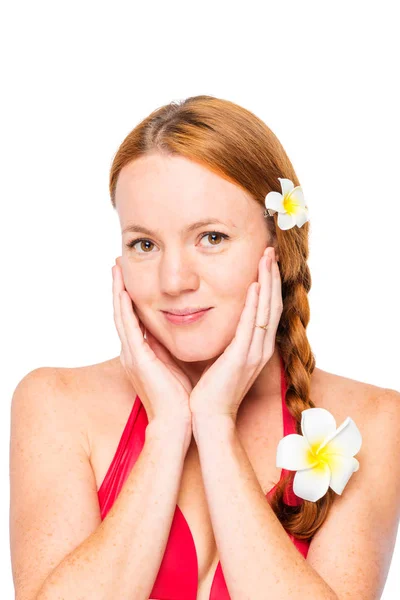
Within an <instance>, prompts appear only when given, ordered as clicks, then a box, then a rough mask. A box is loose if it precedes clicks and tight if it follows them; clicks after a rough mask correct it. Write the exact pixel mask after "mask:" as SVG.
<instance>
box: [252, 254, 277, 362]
mask: <svg viewBox="0 0 400 600" xmlns="http://www.w3.org/2000/svg"><path fill="white" fill-rule="evenodd" d="M271 263H272V261H271V258H270V257H269V256H263V257H262V258H261V260H260V263H259V266H258V280H259V282H260V285H261V289H260V295H259V300H258V306H257V315H256V321H255V324H254V329H253V340H252V342H251V345H250V351H249V360H250V361H251V362H256V361H257V360H259V361H261V359H262V356H263V348H264V345H265V338H266V336H267V335H269V331H270V327H271V322H270V321H271V304H272V294H273V287H274V286H273V283H274V279H275V278H274V276H273V273H272V264H271ZM268 264H269V269H268V266H267V265H268ZM257 325H268V327H267V329H263V328H262V327H257Z"/></svg>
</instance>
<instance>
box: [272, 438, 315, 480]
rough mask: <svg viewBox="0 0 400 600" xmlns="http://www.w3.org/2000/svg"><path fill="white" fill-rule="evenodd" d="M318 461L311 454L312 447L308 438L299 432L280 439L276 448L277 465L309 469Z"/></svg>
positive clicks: (295, 469) (290, 469) (289, 468)
mask: <svg viewBox="0 0 400 600" xmlns="http://www.w3.org/2000/svg"><path fill="white" fill-rule="evenodd" d="M317 464H318V461H317V460H316V459H315V457H314V456H313V455H312V454H311V448H310V446H309V445H308V442H307V440H306V438H305V437H304V436H302V435H299V434H298V433H289V434H288V435H285V437H283V438H282V439H281V440H279V444H278V447H277V449H276V466H277V467H282V468H284V469H288V470H289V471H297V470H298V469H309V468H310V467H313V466H314V465H317Z"/></svg>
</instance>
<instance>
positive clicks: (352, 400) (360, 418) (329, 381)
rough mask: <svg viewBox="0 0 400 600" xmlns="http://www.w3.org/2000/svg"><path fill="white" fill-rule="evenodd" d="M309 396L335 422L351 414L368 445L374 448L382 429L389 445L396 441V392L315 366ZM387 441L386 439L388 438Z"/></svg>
mask: <svg viewBox="0 0 400 600" xmlns="http://www.w3.org/2000/svg"><path fill="white" fill-rule="evenodd" d="M311 398H312V399H313V401H314V403H315V405H316V406H322V407H323V408H326V409H327V410H329V411H330V412H331V413H332V414H333V415H334V416H335V418H336V422H337V425H338V426H339V425H340V424H341V423H342V422H343V421H344V420H345V419H346V417H351V418H352V419H353V421H355V423H356V425H357V426H358V427H359V429H360V431H361V433H362V434H365V436H364V435H363V438H364V439H368V442H369V443H368V445H369V447H370V448H373V449H377V448H379V444H380V443H381V439H382V435H383V434H384V432H385V431H386V432H387V434H388V435H389V437H391V439H392V442H391V443H392V445H394V444H396V443H397V447H399V444H400V439H399V438H400V392H399V391H397V390H394V389H391V388H383V387H380V386H377V385H373V384H370V383H365V382H362V381H357V380H355V379H351V378H348V377H343V376H341V375H336V374H334V373H329V372H327V371H323V370H322V369H315V371H314V373H313V378H312V387H311ZM389 443H390V442H389Z"/></svg>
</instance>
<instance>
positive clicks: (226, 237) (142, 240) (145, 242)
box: [126, 231, 229, 254]
mask: <svg viewBox="0 0 400 600" xmlns="http://www.w3.org/2000/svg"><path fill="white" fill-rule="evenodd" d="M207 236H213V237H214V238H215V236H217V238H218V237H221V238H223V239H224V240H229V235H227V234H226V233H221V232H220V231H207V232H206V233H203V235H202V236H201V239H203V238H204V237H207ZM214 241H215V240H214ZM139 242H140V243H141V244H143V246H142V248H143V247H144V246H145V245H147V249H149V244H151V245H152V246H154V244H153V242H151V241H150V240H149V239H147V238H137V239H135V240H132V241H130V242H128V243H127V244H126V247H127V248H134V247H135V246H136V244H139ZM212 246H221V244H220V243H219V244H218V243H216V244H214V243H212V244H211V245H210V246H208V248H211V247H212ZM206 247H207V246H206ZM136 252H137V254H151V252H147V251H145V252H139V251H138V250H136Z"/></svg>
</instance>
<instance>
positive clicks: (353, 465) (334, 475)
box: [326, 454, 359, 495]
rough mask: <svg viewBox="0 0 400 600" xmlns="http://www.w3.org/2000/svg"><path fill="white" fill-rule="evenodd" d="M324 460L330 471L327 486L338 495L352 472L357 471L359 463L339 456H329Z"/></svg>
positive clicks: (353, 459) (347, 457)
mask: <svg viewBox="0 0 400 600" xmlns="http://www.w3.org/2000/svg"><path fill="white" fill-rule="evenodd" d="M326 458H327V459H328V461H327V462H328V465H329V469H330V471H331V481H330V484H329V485H330V487H331V488H332V489H333V491H334V492H336V493H337V494H339V495H340V494H341V493H342V492H343V489H344V487H345V486H346V484H347V482H348V480H349V479H350V477H351V476H352V474H353V473H354V471H358V466H359V462H358V460H357V459H356V458H352V457H351V456H340V455H339V454H330V455H329V456H327V457H326Z"/></svg>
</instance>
